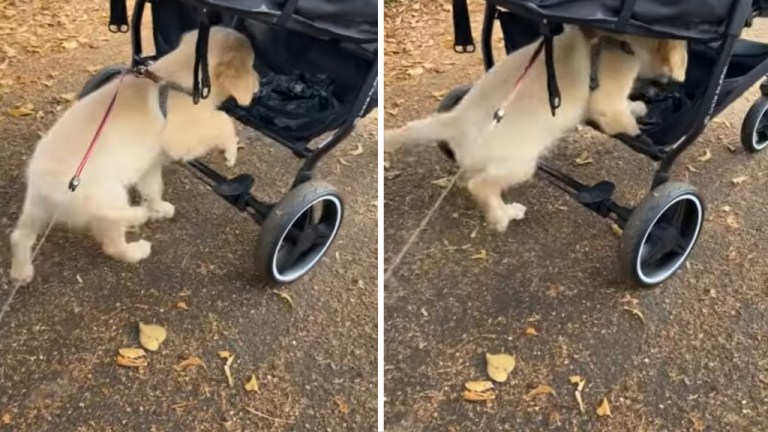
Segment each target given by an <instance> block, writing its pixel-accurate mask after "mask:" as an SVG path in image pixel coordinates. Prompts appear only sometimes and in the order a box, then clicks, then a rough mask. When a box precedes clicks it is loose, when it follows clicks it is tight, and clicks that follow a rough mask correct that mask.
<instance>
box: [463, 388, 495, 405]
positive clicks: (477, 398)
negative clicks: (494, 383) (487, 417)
mask: <svg viewBox="0 0 768 432" xmlns="http://www.w3.org/2000/svg"><path fill="white" fill-rule="evenodd" d="M462 397H463V398H464V400H466V401H470V402H482V401H490V400H494V399H496V393H494V392H492V391H484V392H475V391H472V390H464V393H463V394H462Z"/></svg>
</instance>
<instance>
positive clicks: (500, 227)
mask: <svg viewBox="0 0 768 432" xmlns="http://www.w3.org/2000/svg"><path fill="white" fill-rule="evenodd" d="M507 185H508V183H507V182H506V181H505V180H504V179H501V178H498V177H492V176H487V175H481V176H479V177H475V178H473V179H471V180H469V182H468V183H467V188H468V189H469V192H470V193H471V194H472V196H473V198H474V199H475V201H476V202H477V204H478V205H479V206H480V208H481V209H482V210H483V212H485V219H486V221H487V222H488V225H490V226H491V227H493V228H494V229H495V230H496V231H499V232H504V231H506V229H507V226H508V225H509V222H510V221H513V220H518V219H522V218H523V217H525V207H524V206H523V205H521V204H518V203H512V204H507V203H505V202H504V199H503V198H502V196H501V194H502V193H503V192H504V189H506V187H507Z"/></svg>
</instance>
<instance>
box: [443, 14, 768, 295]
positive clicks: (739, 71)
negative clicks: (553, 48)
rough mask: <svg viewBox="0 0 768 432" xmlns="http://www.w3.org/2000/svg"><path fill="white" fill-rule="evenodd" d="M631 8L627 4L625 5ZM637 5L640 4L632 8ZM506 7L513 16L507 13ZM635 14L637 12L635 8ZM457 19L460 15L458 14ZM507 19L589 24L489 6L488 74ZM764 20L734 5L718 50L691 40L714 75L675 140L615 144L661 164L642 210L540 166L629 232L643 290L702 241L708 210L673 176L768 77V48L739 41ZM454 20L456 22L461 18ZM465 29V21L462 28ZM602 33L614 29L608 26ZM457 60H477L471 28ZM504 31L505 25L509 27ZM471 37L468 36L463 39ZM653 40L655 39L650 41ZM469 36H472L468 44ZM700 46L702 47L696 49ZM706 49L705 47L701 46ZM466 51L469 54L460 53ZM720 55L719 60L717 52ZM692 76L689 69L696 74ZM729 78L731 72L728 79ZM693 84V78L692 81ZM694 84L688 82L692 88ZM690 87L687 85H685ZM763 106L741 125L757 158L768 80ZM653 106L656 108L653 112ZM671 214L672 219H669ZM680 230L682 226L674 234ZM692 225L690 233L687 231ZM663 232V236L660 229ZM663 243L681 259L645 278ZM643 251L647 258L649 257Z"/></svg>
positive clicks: (655, 137) (645, 137) (628, 255)
mask: <svg viewBox="0 0 768 432" xmlns="http://www.w3.org/2000/svg"><path fill="white" fill-rule="evenodd" d="M625 3H626V2H625ZM629 3H630V4H632V3H633V2H629ZM500 7H502V8H504V9H505V10H506V11H502V10H500ZM630 7H631V6H630ZM454 13H456V12H454ZM502 14H511V15H515V16H518V17H522V18H524V19H526V20H531V21H532V22H538V23H539V24H540V25H544V26H549V25H551V24H552V23H559V24H577V25H579V24H583V25H589V23H580V22H567V21H565V20H561V21H557V20H555V19H554V18H553V19H549V18H547V17H544V16H542V14H541V13H540V11H537V10H536V8H535V6H530V5H529V4H526V3H524V2H513V1H505V0H488V1H486V4H485V10H484V16H483V26H482V33H481V52H482V55H483V64H484V67H485V70H486V71H487V70H490V69H491V68H492V67H493V66H494V56H493V45H492V35H493V26H494V22H495V20H496V19H501V17H502ZM758 15H759V12H758V11H757V10H756V8H755V7H754V5H752V4H751V3H750V2H744V1H735V2H734V3H733V5H732V7H731V11H730V15H729V18H728V21H727V24H726V30H725V32H724V35H722V38H721V39H719V40H717V41H716V42H715V45H714V46H713V45H706V44H704V42H705V41H701V40H696V39H689V42H693V43H692V44H689V65H690V64H691V63H697V62H701V61H706V62H707V63H710V64H712V66H713V67H712V70H711V75H710V76H709V77H708V79H707V80H706V82H696V83H691V84H690V85H695V86H697V87H700V88H703V91H701V92H700V93H699V94H700V95H701V96H699V97H697V98H696V100H694V101H692V103H691V104H690V106H686V107H685V109H684V110H683V112H682V114H680V113H678V117H683V118H682V119H678V120H680V121H681V123H680V124H679V126H675V127H673V128H672V129H673V130H674V131H677V132H678V133H677V134H673V136H674V138H672V139H670V137H669V135H670V134H669V131H670V128H669V127H666V128H665V127H663V126H664V125H663V124H662V125H661V126H662V127H657V126H658V125H652V126H650V127H649V128H644V127H642V126H641V130H642V135H641V137H640V138H637V137H631V136H627V135H619V136H615V137H614V138H617V139H618V140H620V141H621V142H623V143H624V144H626V145H627V146H628V147H630V148H631V149H632V150H634V151H636V152H638V153H641V154H643V155H645V156H647V157H649V158H650V159H652V160H654V161H657V162H658V167H657V169H656V172H655V174H654V176H653V179H652V181H651V185H650V186H651V187H650V193H649V194H648V195H646V197H645V198H644V200H643V201H642V202H641V203H640V204H639V205H638V206H636V207H630V206H625V205H621V204H619V203H617V202H616V201H615V200H614V199H613V193H614V190H615V185H614V183H612V182H609V181H600V182H598V183H595V184H593V185H587V184H584V183H582V182H580V181H579V180H577V179H575V178H574V177H572V176H570V175H568V174H566V173H564V172H563V171H562V170H560V169H558V168H555V167H553V166H550V165H548V164H545V163H539V166H538V171H539V173H540V174H543V175H544V178H545V179H546V180H548V181H549V182H550V183H552V184H553V185H554V186H556V187H557V188H559V189H561V190H563V191H564V192H566V193H567V194H568V195H570V196H571V197H572V198H574V199H575V200H576V201H577V202H579V203H580V204H582V205H583V206H584V207H586V208H587V209H589V210H591V211H592V212H594V213H596V214H598V215H600V216H601V217H603V218H610V219H612V220H613V221H614V222H615V223H616V224H617V225H618V226H619V227H620V228H622V230H623V232H622V237H621V241H620V246H619V261H620V263H619V264H620V266H621V268H622V271H623V272H624V273H625V275H626V276H628V278H629V279H630V280H632V282H634V283H635V284H636V285H640V286H645V287H649V286H655V285H658V284H660V283H662V282H663V281H665V280H667V279H668V278H670V277H671V276H672V275H673V274H674V273H675V272H677V270H678V269H679V268H680V267H681V266H682V265H683V263H684V262H685V260H686V259H687V257H688V255H689V254H690V252H691V250H692V249H693V246H694V245H695V243H696V241H697V240H698V236H699V232H700V228H701V225H702V224H703V220H704V211H705V206H704V202H703V200H702V199H701V197H700V196H699V194H698V193H697V192H696V190H695V189H694V188H693V187H692V186H690V185H687V184H685V183H679V182H670V181H669V180H670V170H671V168H672V166H673V165H674V163H675V161H676V159H677V158H678V156H680V154H682V152H683V151H685V150H686V149H687V148H688V147H689V146H690V145H691V144H693V142H694V141H695V140H696V139H697V138H698V137H699V135H700V134H701V133H702V132H703V131H704V129H705V128H706V126H707V124H708V123H709V122H710V120H711V119H712V117H714V116H716V115H718V114H720V113H721V112H722V111H723V110H724V109H725V108H727V107H728V106H729V105H730V104H731V103H733V102H734V101H735V100H736V99H738V98H739V97H740V96H741V95H742V94H743V93H744V92H745V91H747V90H748V89H749V88H750V87H751V86H752V85H753V84H754V83H756V82H757V81H759V80H760V79H761V78H765V77H766V75H768V44H763V43H759V42H754V41H747V40H744V39H741V38H740V34H741V31H742V29H743V27H745V25H746V26H749V25H751V22H752V19H753V18H754V17H755V16H758ZM454 20H455V21H456V18H455V16H454ZM459 21H460V20H459ZM603 28H604V29H606V30H608V29H609V28H608V27H607V26H605V25H603ZM456 30H457V39H456V40H457V41H462V42H461V43H459V42H457V44H456V47H455V50H456V51H457V52H471V50H467V48H468V47H473V45H472V41H471V34H469V35H468V34H467V33H466V31H467V30H466V28H462V27H461V26H460V25H456ZM502 30H504V28H503V24H502ZM461 32H464V33H463V34H460V33H461ZM649 33H650V34H649ZM467 35H468V36H467ZM643 35H644V36H652V37H653V36H655V37H662V38H663V37H670V36H669V35H666V34H663V33H656V34H654V33H653V31H650V32H648V31H646V32H644V34H643ZM697 44H698V45H697ZM700 45H701V46H700ZM459 48H462V49H459ZM713 51H714V52H713ZM731 71H735V73H733V72H731ZM689 72H690V66H689ZM729 72H731V73H730V74H729ZM688 75H689V77H690V76H691V75H693V73H689V74H688ZM687 81H688V79H686V83H687ZM683 85H685V84H683ZM467 91H469V87H468V86H464V87H459V88H457V89H454V90H453V91H452V92H450V93H449V94H448V95H447V96H446V97H445V98H444V99H443V101H442V102H441V104H440V107H439V108H438V111H446V110H449V109H451V108H452V107H453V106H455V105H457V104H458V103H459V102H460V100H461V98H462V97H463V96H464V95H465V94H466V93H467ZM760 91H761V98H760V99H758V101H757V102H756V103H755V105H753V107H752V109H751V110H750V113H748V114H747V116H746V119H745V121H744V124H743V125H742V133H741V140H742V144H743V146H744V147H745V148H746V149H747V150H748V151H749V152H751V153H756V152H758V151H761V150H763V149H764V148H766V147H768V138H765V139H764V140H762V141H765V142H764V143H760V144H759V143H758V142H757V141H758V131H759V132H760V133H761V134H763V135H761V136H765V134H768V129H766V124H768V115H767V114H766V113H767V112H768V78H765V79H764V80H763V82H762V84H761V85H760ZM651 109H652V106H649V110H651ZM670 212H671V214H669V215H668V214H667V213H670ZM663 224H666V225H668V226H667V227H666V228H663V229H661V232H660V233H658V232H657V233H655V234H654V232H653V230H655V229H660V228H659V227H660V226H662V225H663ZM674 224H678V225H679V226H677V227H674V226H673V225H674ZM686 224H687V225H693V226H688V227H685V226H684V225H686ZM654 227H656V228H654ZM654 236H655V237H656V246H658V247H666V248H667V251H666V252H663V253H662V255H664V254H671V253H672V252H676V253H677V258H675V259H674V260H673V262H672V263H671V264H668V265H666V266H665V267H664V268H663V269H661V270H659V271H658V273H657V274H655V275H653V277H650V276H648V274H650V272H648V274H644V271H643V269H642V267H641V261H643V260H644V259H645V258H644V254H645V256H647V255H653V254H654V253H655V252H654V251H653V250H651V251H650V252H648V250H647V248H648V245H649V244H650V243H651V241H652V240H653V237H654ZM644 247H645V248H646V250H645V251H644V250H643V249H644Z"/></svg>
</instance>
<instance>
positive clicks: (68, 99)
mask: <svg viewBox="0 0 768 432" xmlns="http://www.w3.org/2000/svg"><path fill="white" fill-rule="evenodd" d="M59 97H60V98H61V99H62V100H63V101H65V102H74V101H75V99H77V95H76V94H75V93H64V94H60V95H59Z"/></svg>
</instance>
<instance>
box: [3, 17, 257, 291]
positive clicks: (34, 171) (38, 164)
mask: <svg viewBox="0 0 768 432" xmlns="http://www.w3.org/2000/svg"><path fill="white" fill-rule="evenodd" d="M196 38H197V34H196V32H192V33H189V34H186V35H185V36H184V37H183V38H182V41H181V43H180V45H179V47H178V48H177V49H176V50H174V51H172V52H171V53H169V54H168V55H167V56H165V57H163V58H161V59H160V60H158V62H157V63H156V64H155V65H153V66H152V67H151V69H152V71H153V72H155V73H156V74H157V75H159V76H161V77H162V78H164V79H166V80H168V81H172V82H175V83H177V84H180V85H181V86H184V87H185V88H192V81H193V75H192V74H193V64H194V48H195V41H196ZM253 58H254V53H253V49H252V48H251V45H250V43H249V41H248V40H247V39H246V38H245V37H244V36H242V35H240V34H239V33H237V32H236V31H234V30H230V29H226V28H222V27H214V28H212V29H211V33H210V44H209V70H210V72H211V93H210V96H209V97H208V98H207V99H203V100H201V101H200V102H199V104H197V105H195V104H193V103H192V98H191V97H189V96H188V95H186V94H182V93H177V92H174V91H171V92H170V94H169V98H168V105H167V108H168V109H167V118H164V117H163V115H162V112H161V111H160V108H159V103H158V87H157V84H156V83H154V82H153V81H150V80H149V79H145V78H140V77H136V76H133V75H130V74H129V75H126V76H125V77H124V78H123V81H122V84H121V87H120V90H119V93H118V96H117V100H116V101H115V105H114V108H113V111H112V113H111V116H110V118H109V120H108V122H107V124H106V126H105V128H104V130H103V133H102V135H101V137H100V138H99V141H98V142H97V144H96V145H95V148H94V151H93V153H92V154H91V157H90V159H89V161H88V163H87V165H86V166H85V169H84V170H83V172H82V175H81V178H82V182H81V184H80V186H79V188H78V189H77V190H76V191H75V192H74V193H71V192H69V191H68V190H67V186H68V184H69V180H70V178H71V177H72V175H73V173H74V172H75V169H76V167H77V166H78V164H79V163H80V160H81V158H82V157H83V155H84V154H85V152H86V149H87V147H88V145H89V144H90V140H91V138H92V136H93V133H94V131H95V130H96V129H97V125H98V123H99V122H100V121H101V118H102V116H103V115H104V112H105V110H106V108H107V105H108V104H109V102H110V100H111V98H112V95H113V94H114V92H115V89H116V87H117V86H118V82H119V80H113V81H112V82H110V83H108V84H106V85H104V86H103V87H102V88H100V89H99V90H97V91H95V92H93V93H91V94H90V95H88V96H87V97H85V98H83V99H82V100H80V101H78V102H76V103H75V104H74V105H73V106H72V107H71V108H70V109H69V110H67V111H66V112H65V113H64V115H63V116H62V117H61V118H60V119H59V120H58V121H57V122H56V123H55V124H54V126H53V127H52V128H51V130H50V131H49V132H48V134H47V135H46V136H44V137H43V138H42V139H41V140H40V141H39V142H38V144H37V147H36V148H35V151H34V153H33V155H32V158H31V160H30V163H29V167H28V170H27V191H26V196H25V200H24V205H23V209H22V212H21V215H20V217H19V220H18V223H17V225H16V228H15V230H14V231H13V233H12V234H11V254H12V264H11V277H12V278H13V279H14V280H15V281H17V282H18V283H21V284H25V283H28V282H29V281H31V280H32V277H33V273H34V269H33V266H32V254H31V249H32V245H33V244H34V242H35V239H36V237H37V235H38V234H39V233H40V232H41V231H42V230H43V229H44V228H45V227H46V226H47V225H48V223H49V222H50V221H51V220H52V218H53V217H54V215H55V216H56V218H57V219H56V222H57V223H61V224H65V225H67V226H68V227H69V228H71V229H76V230H86V231H89V232H90V233H91V234H92V235H93V237H94V238H95V239H96V240H97V241H98V242H100V243H101V246H102V248H103V251H104V253H106V254H107V255H109V256H111V257H113V258H115V259H117V260H120V261H124V262H128V263H136V262H138V261H141V260H142V259H145V258H147V257H148V256H149V254H150V250H151V245H150V243H149V242H148V241H146V240H139V241H135V242H131V243H128V242H126V239H125V233H126V229H127V228H129V227H132V226H140V225H142V224H143V223H145V222H146V221H147V220H148V219H164V218H170V217H172V216H173V215H174V212H175V209H174V206H173V205H172V204H170V203H168V202H167V201H164V200H163V198H162V193H163V181H162V175H161V169H162V166H163V163H164V162H166V161H167V160H168V159H175V160H189V159H192V158H195V157H198V156H201V155H203V154H204V153H206V152H207V151H209V150H211V149H212V148H214V147H224V148H226V149H227V152H228V154H227V158H228V159H229V161H230V163H234V161H235V157H236V151H237V148H236V146H237V135H236V134H235V129H234V123H233V122H232V120H231V119H229V117H227V116H226V115H225V114H224V113H222V112H220V111H218V110H217V107H218V105H219V104H221V102H223V101H224V100H225V99H227V98H228V97H230V96H233V97H234V98H235V99H236V100H237V102H238V103H239V104H241V105H248V104H250V103H251V100H252V98H253V94H254V92H255V91H256V89H257V86H258V77H257V76H256V74H255V72H254V71H253V70H252V67H251V65H252V64H253ZM131 186H135V187H136V189H137V190H138V192H139V193H140V194H141V196H142V204H141V206H137V207H132V206H131V205H130V203H129V199H128V188H129V187H131Z"/></svg>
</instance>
